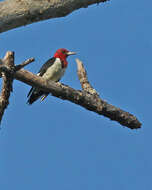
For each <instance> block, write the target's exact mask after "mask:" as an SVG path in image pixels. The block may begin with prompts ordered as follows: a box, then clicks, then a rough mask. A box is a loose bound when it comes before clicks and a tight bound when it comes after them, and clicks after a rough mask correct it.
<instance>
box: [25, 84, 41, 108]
mask: <svg viewBox="0 0 152 190" xmlns="http://www.w3.org/2000/svg"><path fill="white" fill-rule="evenodd" d="M43 94H44V92H43V91H42V90H38V89H36V88H33V87H32V88H31V90H30V91H29V93H28V95H27V97H29V98H28V100H27V104H29V105H31V104H33V102H35V101H36V100H38V99H39V98H40V97H41V96H42V95H43Z"/></svg>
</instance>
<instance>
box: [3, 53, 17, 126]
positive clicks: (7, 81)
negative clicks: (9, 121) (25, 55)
mask: <svg viewBox="0 0 152 190" xmlns="http://www.w3.org/2000/svg"><path fill="white" fill-rule="evenodd" d="M1 66H2V67H1V76H2V79H3V82H2V90H1V95H0V123H1V120H2V117H3V114H4V111H5V109H6V108H7V106H8V104H9V97H10V94H11V91H12V90H13V88H12V85H13V79H14V77H13V74H14V73H13V72H14V53H13V52H7V53H6V55H5V57H4V59H3V60H1Z"/></svg>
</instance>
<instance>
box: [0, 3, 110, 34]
mask: <svg viewBox="0 0 152 190" xmlns="http://www.w3.org/2000/svg"><path fill="white" fill-rule="evenodd" d="M105 1H108V0H43V1H42V0H5V1H3V2H0V33H1V32H5V31H8V30H11V29H13V28H17V27H20V26H24V25H27V24H31V23H34V22H38V21H41V20H46V19H50V18H57V17H64V16H66V15H68V14H70V13H71V12H73V11H75V10H77V9H80V8H86V7H88V6H89V5H92V4H96V3H101V2H105Z"/></svg>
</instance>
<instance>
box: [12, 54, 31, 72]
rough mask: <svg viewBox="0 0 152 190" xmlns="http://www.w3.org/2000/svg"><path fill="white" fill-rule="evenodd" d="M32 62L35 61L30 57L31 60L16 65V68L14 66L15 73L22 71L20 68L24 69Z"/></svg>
mask: <svg viewBox="0 0 152 190" xmlns="http://www.w3.org/2000/svg"><path fill="white" fill-rule="evenodd" d="M33 61H35V59H34V58H33V57H32V58H29V59H27V60H26V61H24V62H23V63H21V64H19V65H16V66H15V71H18V70H20V69H22V68H23V67H25V66H26V65H28V64H30V63H32V62H33Z"/></svg>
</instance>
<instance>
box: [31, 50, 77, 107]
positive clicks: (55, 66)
mask: <svg viewBox="0 0 152 190" xmlns="http://www.w3.org/2000/svg"><path fill="white" fill-rule="evenodd" d="M74 54H76V53H75V52H71V51H68V50H66V49H64V48H61V49H58V50H57V51H56V53H55V54H54V56H53V57H52V58H51V59H49V60H48V61H47V62H46V63H45V64H44V65H43V66H42V67H41V69H40V71H39V72H38V74H37V75H38V76H41V77H43V78H44V79H45V80H47V81H50V80H51V81H54V82H58V81H59V80H60V79H61V78H62V76H63V75H64V73H65V70H66V68H67V66H68V62H67V60H66V58H67V57H68V56H69V55H74ZM48 94H49V93H46V92H44V91H42V90H39V89H38V88H35V87H32V88H31V90H30V91H29V93H28V95H27V97H28V101H27V103H28V104H32V103H33V102H35V101H36V100H37V99H39V98H40V97H42V98H41V101H43V100H44V99H45V98H46V97H47V96H48Z"/></svg>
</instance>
